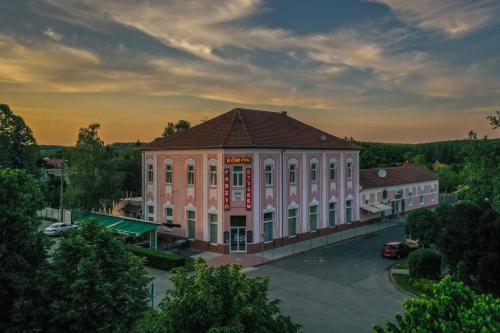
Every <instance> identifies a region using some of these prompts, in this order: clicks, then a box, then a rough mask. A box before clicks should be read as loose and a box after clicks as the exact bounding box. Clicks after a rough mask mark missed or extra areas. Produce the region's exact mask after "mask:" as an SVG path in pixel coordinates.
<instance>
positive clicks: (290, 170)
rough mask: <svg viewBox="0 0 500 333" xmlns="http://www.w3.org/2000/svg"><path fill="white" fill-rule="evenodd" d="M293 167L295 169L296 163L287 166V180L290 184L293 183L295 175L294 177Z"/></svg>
mask: <svg viewBox="0 0 500 333" xmlns="http://www.w3.org/2000/svg"><path fill="white" fill-rule="evenodd" d="M295 169H296V165H295V164H290V165H289V166H288V181H289V182H290V184H295V181H296V180H295V177H296V174H295Z"/></svg>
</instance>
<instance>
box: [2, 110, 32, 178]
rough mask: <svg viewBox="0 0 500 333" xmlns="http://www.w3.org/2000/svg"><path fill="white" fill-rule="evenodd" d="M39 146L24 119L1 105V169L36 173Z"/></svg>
mask: <svg viewBox="0 0 500 333" xmlns="http://www.w3.org/2000/svg"><path fill="white" fill-rule="evenodd" d="M36 158H37V144H36V140H35V138H34V137H33V133H32V132H31V129H30V128H29V127H28V125H26V123H25V122H24V120H23V118H21V117H19V116H16V115H15V114H14V113H13V112H12V111H11V109H10V108H9V106H8V105H6V104H0V167H4V168H11V169H27V170H29V171H30V172H35V171H36V166H35V162H36Z"/></svg>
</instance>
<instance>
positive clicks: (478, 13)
mask: <svg viewBox="0 0 500 333" xmlns="http://www.w3.org/2000/svg"><path fill="white" fill-rule="evenodd" d="M368 1H371V2H377V3H381V4H384V5H386V6H388V7H390V8H391V10H393V11H394V13H395V14H396V16H397V17H399V18H400V19H401V20H403V21H405V22H407V23H409V24H411V25H414V26H417V27H419V28H421V29H423V30H434V31H439V32H441V33H443V34H445V35H446V36H448V37H459V36H463V35H466V34H468V33H471V32H474V31H477V30H480V29H482V28H484V27H486V26H489V25H491V24H495V23H498V22H499V19H498V17H499V15H500V2H498V1H495V0H473V1H471V0H404V1H402V0H368Z"/></svg>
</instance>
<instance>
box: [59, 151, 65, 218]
mask: <svg viewBox="0 0 500 333" xmlns="http://www.w3.org/2000/svg"><path fill="white" fill-rule="evenodd" d="M65 163H66V160H63V161H62V165H61V192H60V194H59V215H60V219H61V222H64V209H63V204H64V199H63V198H64V195H63V193H64V165H65Z"/></svg>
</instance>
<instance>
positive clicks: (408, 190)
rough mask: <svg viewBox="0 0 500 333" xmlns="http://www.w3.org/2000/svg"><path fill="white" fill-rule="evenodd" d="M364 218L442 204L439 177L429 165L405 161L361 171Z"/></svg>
mask: <svg viewBox="0 0 500 333" xmlns="http://www.w3.org/2000/svg"><path fill="white" fill-rule="evenodd" d="M360 184H361V212H360V219H361V221H367V220H372V219H374V218H377V217H380V215H381V213H383V214H384V215H393V216H395V215H404V214H406V213H407V212H410V211H412V210H415V209H418V208H422V207H427V208H429V207H434V206H437V205H438V204H439V179H438V177H437V175H436V174H435V173H433V172H432V171H430V170H429V169H427V168H425V167H423V166H419V165H412V164H409V163H405V164H403V165H402V166H400V167H392V168H386V169H364V170H361V171H360Z"/></svg>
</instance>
